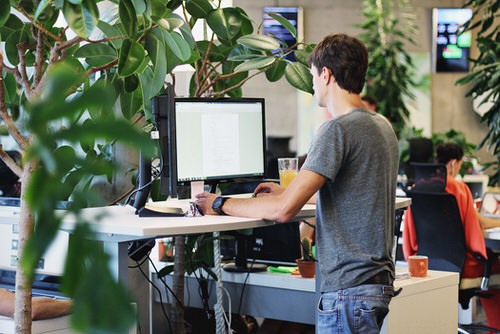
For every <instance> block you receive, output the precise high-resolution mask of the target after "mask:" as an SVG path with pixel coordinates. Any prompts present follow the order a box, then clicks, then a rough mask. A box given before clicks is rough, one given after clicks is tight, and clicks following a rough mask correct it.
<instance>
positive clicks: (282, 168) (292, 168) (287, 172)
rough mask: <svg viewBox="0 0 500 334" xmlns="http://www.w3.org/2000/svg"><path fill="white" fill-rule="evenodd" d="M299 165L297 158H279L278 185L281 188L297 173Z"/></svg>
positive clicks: (286, 185)
mask: <svg viewBox="0 0 500 334" xmlns="http://www.w3.org/2000/svg"><path fill="white" fill-rule="evenodd" d="M298 167H299V159H298V158H279V159H278V171H279V174H280V185H281V186H282V187H283V188H286V187H288V185H289V184H290V183H291V182H292V180H293V178H294V177H295V176H296V175H297V171H298Z"/></svg>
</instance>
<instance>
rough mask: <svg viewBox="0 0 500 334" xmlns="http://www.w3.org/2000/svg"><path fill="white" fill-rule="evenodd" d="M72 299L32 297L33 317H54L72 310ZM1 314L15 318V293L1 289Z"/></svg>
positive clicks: (38, 318) (35, 318)
mask: <svg viewBox="0 0 500 334" xmlns="http://www.w3.org/2000/svg"><path fill="white" fill-rule="evenodd" d="M71 306H72V302H71V300H57V299H52V298H47V297H34V298H32V299H31V319H32V320H41V319H52V318H57V317H61V316H63V315H66V314H69V313H70V312H71ZM0 315H2V316H6V317H9V318H14V293H13V292H11V291H9V290H7V289H0Z"/></svg>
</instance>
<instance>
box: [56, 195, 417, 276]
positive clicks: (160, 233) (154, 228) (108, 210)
mask: <svg viewBox="0 0 500 334" xmlns="http://www.w3.org/2000/svg"><path fill="white" fill-rule="evenodd" d="M189 202H190V201H189V200H169V201H167V202H166V205H168V206H172V207H181V208H182V209H183V210H184V211H187V210H188V208H189ZM410 203H411V199H410V198H406V197H397V198H396V205H395V209H396V210H398V209H403V208H406V207H408V206H409V205H410ZM134 212H135V209H134V208H133V207H131V206H125V207H122V206H110V207H97V208H88V209H83V210H82V218H83V219H85V220H86V221H88V222H89V223H90V226H91V228H92V229H93V230H94V231H95V232H96V233H97V238H99V240H102V241H104V245H105V247H106V249H107V251H108V253H109V254H110V255H111V257H112V261H113V262H112V269H113V272H114V273H115V274H116V278H117V279H120V280H121V281H122V282H123V283H124V284H126V283H127V269H128V267H127V266H128V253H127V247H128V242H130V241H134V240H141V239H149V238H158V237H164V236H175V235H186V234H197V233H207V232H221V231H232V230H240V229H246V228H254V227H263V226H271V225H275V224H278V223H276V222H272V221H268V220H262V219H258V218H244V217H234V216H212V215H206V216H202V217H194V218H187V217H142V218H141V217H138V216H136V215H135V214H134ZM315 216H316V206H315V205H312V204H306V205H304V207H303V208H302V209H301V211H300V212H299V213H298V214H297V215H296V216H295V218H294V219H293V220H292V221H298V220H303V219H307V218H314V217H315ZM75 225H76V218H75V217H66V218H65V219H64V220H63V222H62V224H61V229H62V230H66V231H72V230H73V229H74V228H75Z"/></svg>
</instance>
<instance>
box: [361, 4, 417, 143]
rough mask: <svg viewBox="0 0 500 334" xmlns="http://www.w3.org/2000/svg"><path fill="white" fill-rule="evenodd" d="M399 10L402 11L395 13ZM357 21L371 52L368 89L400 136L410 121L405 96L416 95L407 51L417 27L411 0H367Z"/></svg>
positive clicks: (362, 36)
mask: <svg viewBox="0 0 500 334" xmlns="http://www.w3.org/2000/svg"><path fill="white" fill-rule="evenodd" d="M396 10H397V11H399V12H400V13H402V14H400V15H398V16H396ZM361 15H363V16H364V20H363V22H362V23H361V24H358V25H356V26H357V27H360V28H362V29H363V33H361V34H360V36H359V37H360V39H361V40H362V41H363V42H364V43H365V44H366V47H367V48H368V52H369V55H370V56H369V59H368V71H367V74H366V78H367V84H366V88H365V91H366V93H367V94H370V95H373V96H375V97H376V98H377V100H379V106H378V110H377V111H378V112H380V113H381V114H383V115H385V116H386V117H387V118H388V119H389V120H390V121H391V124H392V126H393V128H394V131H395V132H396V134H397V135H398V136H399V134H400V132H401V131H402V130H403V129H404V128H405V127H406V125H407V123H408V117H409V110H408V108H407V107H406V103H405V101H404V98H405V96H406V97H409V98H413V97H414V95H413V93H412V92H411V88H412V87H415V82H414V81H413V79H412V71H413V68H414V65H413V63H412V60H411V57H410V55H409V53H408V52H407V51H405V49H406V46H407V44H408V43H410V44H414V45H415V44H416V43H415V41H414V40H413V37H412V36H415V35H416V33H417V31H418V26H417V25H416V24H415V23H414V22H413V21H414V19H415V14H413V13H412V7H411V6H410V1H409V0H388V1H381V0H365V1H363V8H362V10H361Z"/></svg>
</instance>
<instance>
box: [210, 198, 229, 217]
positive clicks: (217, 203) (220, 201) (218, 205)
mask: <svg viewBox="0 0 500 334" xmlns="http://www.w3.org/2000/svg"><path fill="white" fill-rule="evenodd" d="M228 199H229V197H222V196H219V197H217V198H216V199H215V200H214V202H213V203H212V210H214V211H215V212H216V213H217V214H218V215H225V213H224V211H222V206H224V202H225V201H227V200H228Z"/></svg>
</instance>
